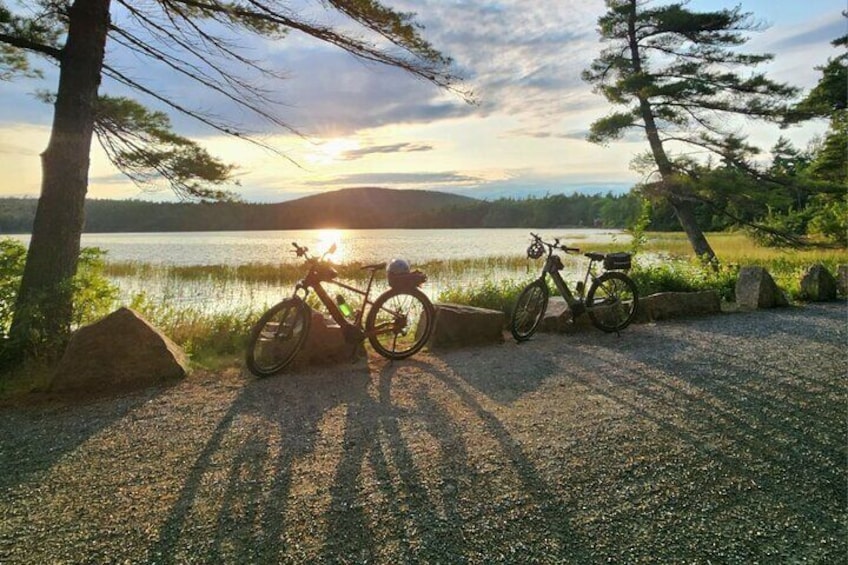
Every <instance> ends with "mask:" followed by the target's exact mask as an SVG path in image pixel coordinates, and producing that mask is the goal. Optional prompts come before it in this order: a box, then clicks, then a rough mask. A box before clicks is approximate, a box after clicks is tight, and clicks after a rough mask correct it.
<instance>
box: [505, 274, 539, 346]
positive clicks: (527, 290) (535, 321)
mask: <svg viewBox="0 0 848 565" xmlns="http://www.w3.org/2000/svg"><path fill="white" fill-rule="evenodd" d="M547 308H548V287H547V285H546V284H545V282H544V281H541V280H537V281H533V282H532V283H530V284H528V285H527V286H526V287H524V290H522V291H521V294H519V295H518V300H517V301H516V302H515V308H514V309H513V310H512V319H511V320H510V323H509V329H510V331H511V332H512V337H514V338H515V340H516V341H526V340H528V339H530V337H531V336H532V335H533V334H534V333H536V330H537V329H539V324H540V323H541V322H542V317H543V316H544V315H545V310H547Z"/></svg>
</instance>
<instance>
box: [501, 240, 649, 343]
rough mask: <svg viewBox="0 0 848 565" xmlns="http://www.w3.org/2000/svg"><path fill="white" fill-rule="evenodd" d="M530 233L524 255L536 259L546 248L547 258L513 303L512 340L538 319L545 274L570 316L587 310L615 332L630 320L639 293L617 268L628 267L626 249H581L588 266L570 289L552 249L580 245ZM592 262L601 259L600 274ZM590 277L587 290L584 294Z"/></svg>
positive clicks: (526, 335)
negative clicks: (552, 283)
mask: <svg viewBox="0 0 848 565" xmlns="http://www.w3.org/2000/svg"><path fill="white" fill-rule="evenodd" d="M530 235H531V236H532V238H533V241H532V242H531V243H530V246H529V247H528V248H527V256H528V257H530V258H531V259H539V258H540V257H542V255H544V254H545V250H546V249H547V258H546V259H545V265H544V267H543V269H542V274H541V275H540V276H539V278H538V279H536V280H535V281H533V282H531V283H530V284H528V285H527V286H526V287H525V288H524V289H523V290H522V291H521V294H519V295H518V300H517V301H516V303H515V308H514V309H513V312H512V319H511V320H510V330H511V332H512V336H513V337H514V338H515V340H516V341H519V342H520V341H525V340H528V339H530V337H531V336H532V335H533V334H534V333H535V332H536V330H537V329H538V328H539V324H540V323H541V322H542V318H543V317H544V315H545V311H546V310H547V308H548V297H549V294H550V291H549V289H548V284H547V280H546V279H547V276H548V275H550V277H551V278H552V279H553V281H554V285H555V286H556V288H557V290H559V293H560V294H561V295H562V297H563V298H564V299H565V302H566V303H567V304H568V307H569V309H571V312H572V316H573V319H576V318H577V317H578V316H580V315H581V314H583V313H584V312H585V313H588V314H589V319H590V320H591V321H592V324H593V325H594V326H595V327H597V328H598V329H600V330H603V331H605V332H619V331H621V330H623V329H624V328H626V327H627V326H628V325H629V324H630V322H631V321H632V320H633V317H634V316H635V314H636V309H637V308H638V306H639V294H638V290H637V288H636V283H634V282H633V280H632V279H631V278H630V277H628V276H627V275H626V274H624V273H623V272H621V271H623V270H627V269H629V268H630V264H631V256H630V254H629V253H607V254H604V253H594V252H592V253H584V255H585V256H586V257H588V258H589V266H588V267H587V268H586V275H585V276H584V277H583V280H582V281H578V282H577V284H576V288H575V292H574V293H572V292H571V290H570V289H569V288H568V285H567V284H566V282H565V281H564V280H563V278H562V275H561V274H560V271H561V270H562V269H563V268H564V266H563V264H562V260H561V259H560V257H559V255H556V254H555V253H554V250H557V249H559V250H561V251H563V252H565V253H580V249H578V248H576V247H568V246H566V245H561V244H560V242H559V239H554V241H553V243H549V242H546V241H543V240H542V238H541V237H539V236H538V235H536V234H535V233H531V234H530ZM596 263H603V266H604V271H605V272H604V273H603V274H601V275H600V276H598V275H596V273H595V268H594V266H595V264H596ZM590 278H591V285H590V286H589V291H588V292H586V293H585V295H584V292H585V290H586V284H587V283H588V282H589V279H590Z"/></svg>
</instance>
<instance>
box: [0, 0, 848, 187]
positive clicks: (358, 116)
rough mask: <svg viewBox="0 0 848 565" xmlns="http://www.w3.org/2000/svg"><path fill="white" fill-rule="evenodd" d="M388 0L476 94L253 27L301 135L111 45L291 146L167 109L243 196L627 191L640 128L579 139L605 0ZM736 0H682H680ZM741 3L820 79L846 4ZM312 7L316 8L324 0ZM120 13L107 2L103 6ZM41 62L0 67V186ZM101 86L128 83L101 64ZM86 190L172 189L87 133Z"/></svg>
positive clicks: (18, 144)
mask: <svg viewBox="0 0 848 565" xmlns="http://www.w3.org/2000/svg"><path fill="white" fill-rule="evenodd" d="M385 3H386V4H387V5H390V6H392V7H395V8H397V9H400V10H403V11H411V12H415V13H417V14H418V17H417V21H418V22H419V23H421V24H423V26H424V31H423V34H424V36H425V37H426V38H427V39H428V40H430V41H431V43H432V44H433V45H434V46H436V47H437V48H438V49H440V50H441V51H442V52H444V53H446V54H448V55H450V56H451V57H452V58H453V59H454V61H455V67H456V69H457V70H458V71H459V72H460V73H461V74H462V75H463V76H464V77H465V81H464V83H463V86H464V87H465V88H467V89H470V90H473V92H474V95H475V99H476V104H473V105H470V104H467V103H466V102H465V101H463V100H462V99H461V98H460V97H459V96H457V95H455V94H452V93H450V92H445V91H443V90H439V89H438V88H437V87H435V86H433V85H431V84H429V83H426V82H423V81H420V80H416V79H414V78H411V77H410V76H408V75H404V74H403V73H401V72H399V71H397V70H394V69H388V68H381V67H379V66H376V65H373V64H365V63H363V62H361V61H359V60H356V59H354V58H353V57H352V56H350V55H349V54H347V53H344V52H341V51H339V50H337V49H333V48H330V47H328V46H325V45H321V44H318V43H316V42H315V41H312V40H309V39H306V38H304V37H298V36H297V35H295V34H291V35H289V36H288V37H286V38H285V39H283V40H280V41H276V42H264V43H259V42H252V43H250V44H249V45H248V48H249V54H250V56H251V57H253V58H255V59H257V60H261V61H262V62H263V63H264V64H265V65H267V66H270V67H272V68H274V69H277V70H279V71H282V72H284V73H285V75H286V80H284V81H281V82H277V83H274V84H273V85H271V86H272V88H273V91H274V97H275V99H276V100H278V101H280V102H281V104H280V105H279V106H277V107H276V108H275V109H274V111H275V113H276V114H277V115H279V116H280V118H281V119H283V120H284V121H285V122H286V123H288V124H290V125H291V126H293V127H294V128H296V129H297V130H298V131H299V132H301V133H302V135H301V136H296V135H292V134H290V133H289V132H287V131H284V130H281V129H280V128H276V127H271V126H270V125H269V124H267V123H264V122H262V121H260V120H257V119H256V117H254V116H250V115H247V114H245V113H244V112H239V111H238V110H237V109H236V108H234V107H233V105H232V104H228V103H225V102H224V101H222V100H220V99H219V98H216V97H215V96H213V95H212V94H211V93H209V92H206V91H203V90H202V89H199V88H198V87H192V86H191V85H189V84H187V83H185V82H184V81H181V80H179V78H178V77H175V76H174V75H173V73H171V72H169V71H167V69H157V68H155V67H154V66H151V65H148V64H139V63H138V61H137V59H134V58H132V57H129V56H127V55H126V54H122V53H121V52H120V50H119V49H117V48H116V47H115V46H110V47H109V52H108V53H109V56H110V57H112V58H113V60H116V61H118V62H119V63H120V65H121V68H123V69H126V70H128V71H130V72H131V73H132V75H133V76H134V77H137V78H139V79H140V80H144V81H146V83H147V84H150V85H153V86H155V87H156V88H157V89H159V90H160V91H161V92H162V93H164V94H166V95H168V96H170V97H172V98H175V99H178V100H182V101H185V102H186V103H190V104H192V107H194V108H197V109H200V110H203V111H208V112H211V113H213V114H215V115H217V116H221V117H224V118H228V119H230V120H231V121H233V122H235V123H239V124H241V125H243V126H244V127H245V128H246V129H248V130H250V131H255V132H261V138H262V140H263V141H264V142H266V143H268V144H270V145H272V146H274V147H275V148H277V149H278V150H279V151H281V152H283V153H284V154H285V155H286V156H287V157H288V158H289V159H288V160H287V159H283V158H280V157H279V156H278V155H275V154H273V153H270V152H268V151H267V150H263V149H261V148H258V147H255V146H252V145H250V144H247V143H244V142H242V141H238V140H235V139H232V138H227V137H224V136H220V135H216V134H215V132H212V131H210V130H208V129H205V128H204V127H203V126H201V125H200V124H197V123H195V122H192V121H191V120H189V119H187V118H185V117H179V116H174V115H172V119H173V121H174V124H175V127H176V129H177V130H178V131H179V132H180V133H183V134H185V135H188V136H190V137H192V138H193V139H195V140H197V141H199V142H201V143H202V144H203V145H204V146H205V147H207V148H208V149H209V150H210V151H211V152H212V153H213V154H215V155H217V156H219V157H220V158H222V159H223V160H225V161H228V162H232V163H235V164H237V165H238V177H239V181H240V184H241V187H240V188H239V189H238V191H239V192H240V194H241V195H242V197H243V198H244V199H245V200H248V201H264V202H274V201H283V200H288V199H292V198H297V197H300V196H304V195H306V194H311V193H315V192H322V191H329V190H337V189H340V188H346V187H353V186H383V187H388V188H415V189H426V190H441V191H447V192H455V193H460V194H465V195H468V196H474V197H479V198H488V199H492V198H498V197H501V196H518V197H522V196H526V195H536V196H542V195H544V194H557V193H566V194H568V193H572V192H575V191H581V192H588V193H594V192H606V191H610V190H611V191H616V192H624V191H627V190H628V189H629V188H630V187H631V186H632V185H633V184H634V183H636V182H639V181H640V180H641V179H640V177H639V175H638V174H637V173H635V172H633V171H632V170H630V162H631V160H632V159H633V156H634V155H636V154H637V153H640V152H642V151H644V150H645V149H646V145H645V143H644V142H641V141H640V140H638V139H634V140H632V141H627V142H618V143H613V144H611V145H609V146H607V147H602V146H598V145H594V144H591V143H588V142H587V141H585V135H586V132H587V130H588V127H589V125H590V124H591V123H592V121H593V120H595V119H597V118H598V117H601V116H603V115H605V114H606V113H607V112H608V111H609V110H610V108H609V107H608V106H607V105H606V104H605V101H604V100H603V99H602V98H601V97H599V96H598V95H596V94H594V93H593V92H592V90H591V87H590V86H589V85H587V84H586V83H584V82H582V81H581V79H580V73H581V71H582V70H583V69H585V68H586V67H587V66H588V65H589V64H590V62H591V60H592V59H593V58H594V57H595V56H597V54H598V52H599V51H600V48H601V46H600V44H599V42H598V36H597V32H596V29H595V27H596V22H597V19H598V16H600V15H601V14H602V13H603V12H604V5H603V1H602V0H556V1H555V0H542V1H538V2H526V1H522V0H402V1H401V0H386V2H385ZM737 4H739V2H731V1H724V0H692V2H690V4H689V7H690V8H691V9H693V10H709V9H720V8H730V7H733V6H735V5H737ZM741 6H742V8H743V10H745V11H749V12H752V13H753V14H754V16H755V17H756V18H757V19H758V20H759V21H761V22H762V23H764V24H765V25H766V26H767V27H766V29H765V30H764V31H761V32H758V33H755V34H752V35H751V40H750V42H749V44H748V45H747V47H746V49H747V50H749V51H752V52H768V53H772V54H774V55H775V60H774V61H773V62H772V63H770V64H769V65H768V67H765V70H767V71H768V72H769V74H770V76H771V78H773V79H776V80H780V81H786V82H789V83H791V84H793V85H795V86H799V87H802V88H803V89H805V90H806V89H809V88H810V87H811V86H813V85H814V84H815V83H816V81H817V79H818V76H819V72H818V71H817V70H815V68H814V67H815V66H817V65H821V64H824V63H825V62H826V61H827V59H828V58H829V57H833V56H835V55H836V54H837V52H836V50H835V49H834V48H833V47H832V46H831V45H830V41H831V40H832V39H835V38H836V37H838V36H839V35H841V34H844V33H846V20H845V18H843V17H842V16H841V15H840V10H842V9H844V8H845V3H844V0H805V1H804V2H796V1H791V2H790V1H780V2H778V1H775V0H747V1H746V0H742V1H741ZM312 10H313V11H314V13H315V14H316V17H319V16H320V3H317V4H314V5H313V8H312ZM121 17H122V14H120V13H119V12H117V11H115V12H114V13H113V18H121ZM331 21H338V20H331ZM36 63H39V64H38V66H39V67H41V68H42V69H44V70H45V71H46V78H45V79H44V80H43V81H41V82H34V81H28V80H17V81H14V82H3V83H0V96H2V104H0V170H2V171H3V175H2V178H0V196H22V195H32V196H36V195H37V194H38V191H39V183H40V163H39V158H38V154H39V153H40V152H41V151H42V150H43V149H44V147H45V146H46V144H47V139H48V134H49V126H50V121H51V117H52V115H51V108H50V107H49V106H47V105H44V104H42V103H39V102H37V101H35V99H34V98H33V96H32V93H33V92H35V91H36V90H43V89H54V88H55V78H56V74H55V71H54V70H52V69H51V68H50V67H49V65H46V64H42V63H40V62H38V61H36ZM101 92H105V93H112V94H127V92H126V91H125V90H123V89H122V88H121V87H120V86H118V85H115V84H114V83H111V82H110V81H108V80H107V81H105V82H104V84H103V88H102V89H101ZM138 99H139V100H140V101H142V102H144V103H146V104H149V105H150V106H152V107H156V104H155V103H154V102H151V101H149V100H145V99H144V98H142V97H138ZM735 127H737V128H738V132H739V133H743V134H747V135H748V136H749V139H750V140H751V141H753V142H754V143H755V144H757V145H759V146H761V147H763V148H764V149H768V148H769V147H771V146H772V145H773V144H774V142H775V141H776V140H777V137H778V136H779V135H784V136H787V137H789V138H790V139H792V140H793V141H794V142H795V143H796V145H797V146H799V147H804V146H805V145H806V144H807V143H808V142H809V141H810V139H811V138H812V137H813V136H814V135H816V134H818V133H821V132H823V131H824V129H825V124H823V123H810V124H806V125H804V126H802V127H796V128H793V129H790V130H786V131H781V130H778V129H776V128H773V127H768V126H761V125H759V124H755V123H750V122H740V123H739V124H738V125H736V126H735ZM89 196H90V197H94V198H145V199H159V200H166V199H172V198H173V196H172V195H171V194H170V193H169V192H168V191H167V190H164V191H159V192H154V193H150V192H141V191H140V190H139V189H138V188H137V187H135V186H134V185H132V184H131V183H130V182H129V181H126V180H124V179H123V178H122V177H121V176H120V175H119V174H117V173H116V171H115V170H114V169H112V168H111V166H110V165H109V163H108V161H107V160H106V159H105V157H104V156H103V154H102V152H101V151H100V150H99V149H97V148H95V151H94V152H93V159H92V168H91V183H90V188H89Z"/></svg>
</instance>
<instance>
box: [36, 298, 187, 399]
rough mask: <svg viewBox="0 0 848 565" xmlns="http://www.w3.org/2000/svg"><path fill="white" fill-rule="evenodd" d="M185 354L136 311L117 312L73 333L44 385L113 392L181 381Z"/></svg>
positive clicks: (183, 373)
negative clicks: (48, 382)
mask: <svg viewBox="0 0 848 565" xmlns="http://www.w3.org/2000/svg"><path fill="white" fill-rule="evenodd" d="M187 373H188V360H187V358H186V355H185V353H184V352H183V351H182V349H180V347H179V346H178V345H176V344H175V343H174V342H173V341H171V340H170V339H168V337H167V336H165V335H164V334H163V333H162V332H161V331H159V330H158V329H157V328H155V327H153V326H152V325H151V324H150V323H149V322H147V320H145V319H144V318H142V317H141V316H140V315H139V314H138V313H137V312H135V311H133V310H131V309H129V308H119V309H118V310H116V311H115V312H112V313H111V314H109V315H108V316H106V317H105V318H103V319H101V320H100V321H98V322H96V323H94V324H91V325H89V326H85V327H82V328H80V329H79V330H77V331H76V332H74V334H73V335H72V336H71V340H70V342H69V343H68V347H67V349H66V350H65V353H64V355H63V356H62V359H61V361H60V362H59V366H58V367H57V368H56V372H55V374H54V377H53V381H52V383H51V384H50V390H52V391H61V392H64V391H85V392H96V393H100V392H113V391H127V390H134V389H140V388H145V387H149V386H154V385H159V384H163V383H167V382H170V381H173V380H177V379H181V378H184V377H185V376H186V374H187Z"/></svg>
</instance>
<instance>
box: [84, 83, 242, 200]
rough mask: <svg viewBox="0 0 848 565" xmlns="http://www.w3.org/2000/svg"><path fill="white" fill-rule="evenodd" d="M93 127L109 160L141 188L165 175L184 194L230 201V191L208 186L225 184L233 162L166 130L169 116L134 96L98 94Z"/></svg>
mask: <svg viewBox="0 0 848 565" xmlns="http://www.w3.org/2000/svg"><path fill="white" fill-rule="evenodd" d="M94 131H95V133H96V134H97V137H98V139H99V140H100V144H101V146H103V148H104V149H105V151H106V154H107V155H108V157H109V159H110V160H111V161H112V163H113V164H114V165H115V166H116V167H117V168H118V169H119V170H120V171H121V172H122V173H124V174H125V175H126V176H127V177H129V178H130V179H131V180H132V181H133V182H134V183H136V184H137V185H139V186H140V187H142V188H156V186H157V183H156V181H157V179H160V178H161V179H164V180H165V181H166V182H167V183H168V185H169V186H170V187H171V189H173V191H174V192H175V193H177V194H178V195H179V196H182V197H184V198H195V199H200V200H212V201H215V200H229V199H232V194H231V193H229V192H226V191H222V190H219V189H215V188H211V187H214V186H219V185H221V184H222V183H226V182H230V181H231V179H232V174H233V170H234V168H235V167H234V166H232V165H227V164H224V163H223V162H221V161H219V160H218V159H216V158H215V157H212V156H211V155H210V154H209V153H208V152H207V151H206V150H205V149H203V148H202V147H200V146H199V145H198V144H197V143H195V142H193V141H191V140H190V139H188V138H185V137H182V136H180V135H177V134H176V133H174V132H173V131H172V130H171V122H170V120H169V119H168V116H166V115H165V114H163V113H162V112H152V111H150V110H148V109H147V108H145V107H143V106H142V105H140V104H139V103H137V102H135V101H134V100H130V99H128V98H122V97H117V98H116V97H112V96H100V97H99V98H98V100H97V105H96V112H95V121H94Z"/></svg>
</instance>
